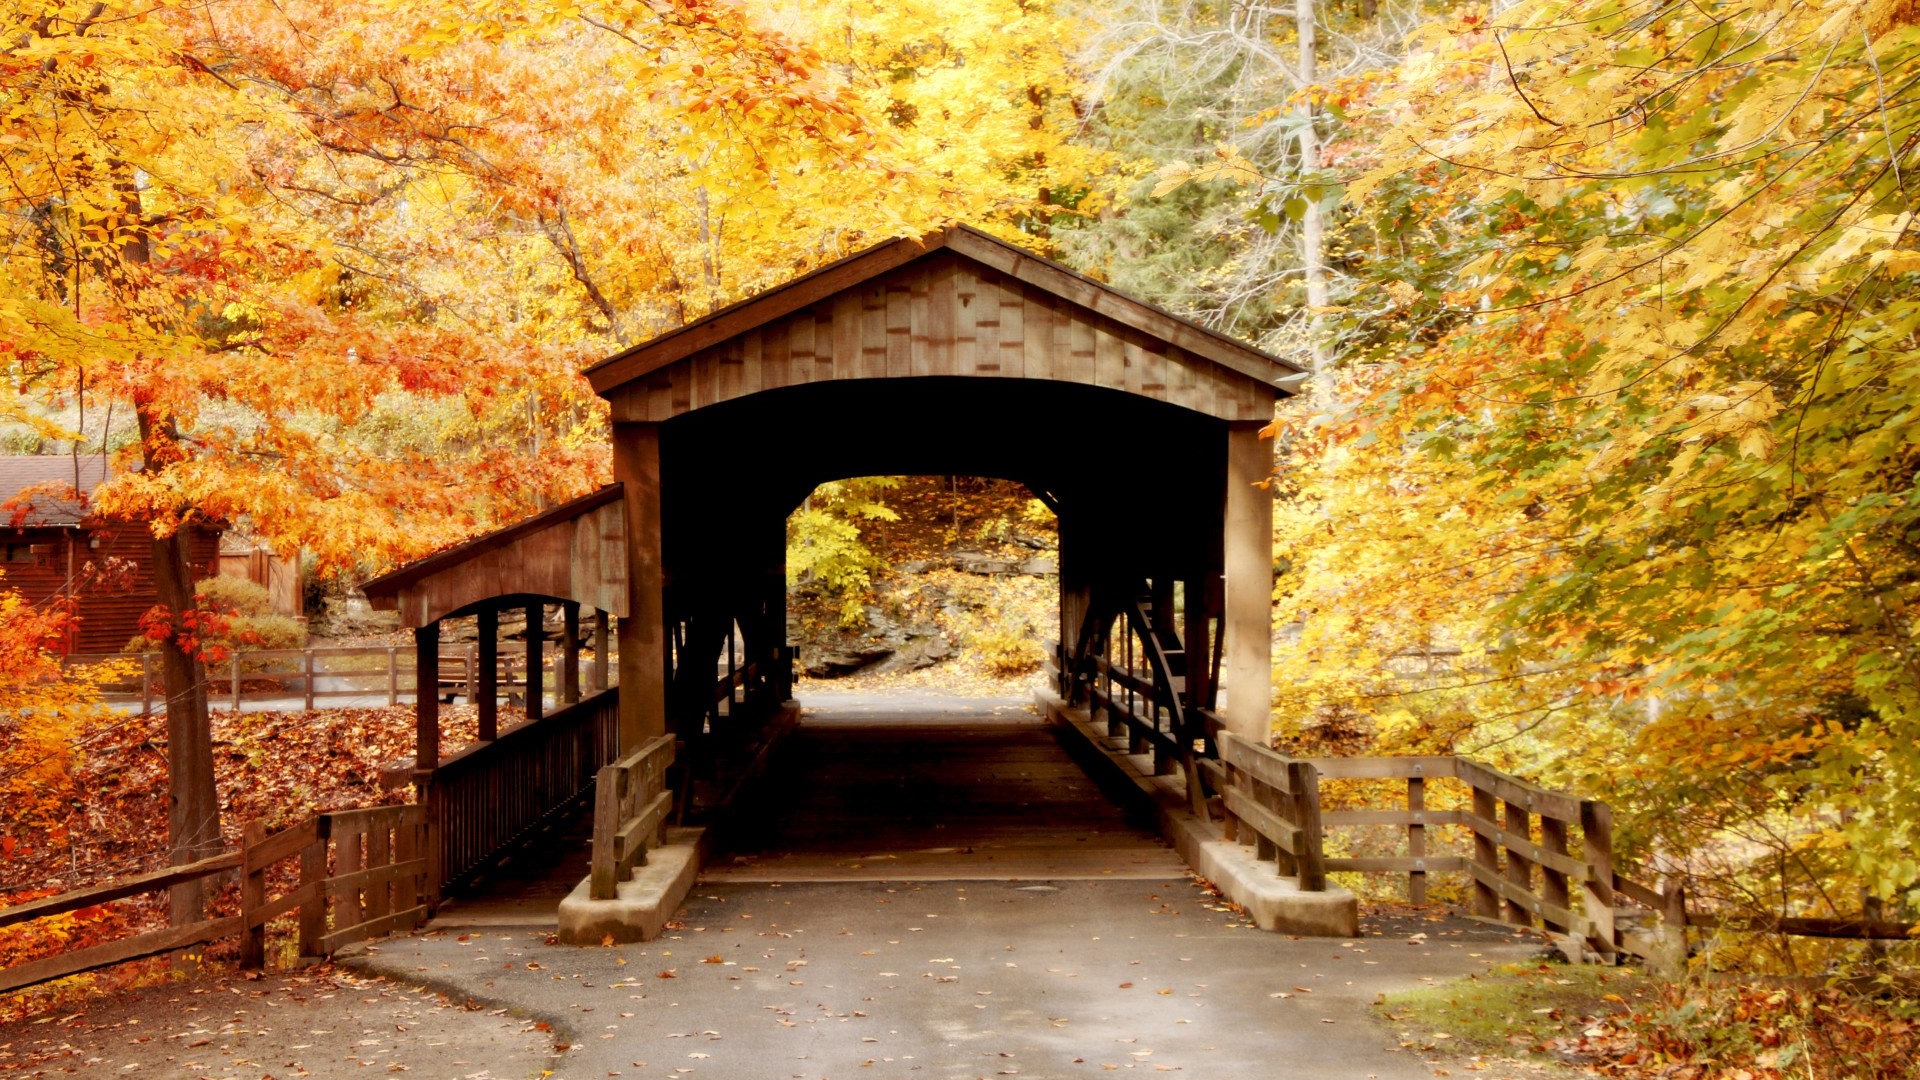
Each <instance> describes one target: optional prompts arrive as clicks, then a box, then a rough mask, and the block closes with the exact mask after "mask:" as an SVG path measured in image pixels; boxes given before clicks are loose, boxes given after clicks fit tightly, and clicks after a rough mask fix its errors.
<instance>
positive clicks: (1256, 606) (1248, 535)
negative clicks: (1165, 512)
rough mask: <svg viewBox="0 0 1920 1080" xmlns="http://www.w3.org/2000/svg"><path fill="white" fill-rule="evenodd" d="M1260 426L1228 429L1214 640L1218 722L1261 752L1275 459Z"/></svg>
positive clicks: (1267, 703)
mask: <svg viewBox="0 0 1920 1080" xmlns="http://www.w3.org/2000/svg"><path fill="white" fill-rule="evenodd" d="M1263 426H1264V425H1262V424H1261V423H1260V422H1259V421H1257V420H1255V421H1237V422H1234V423H1232V424H1229V425H1228V429H1227V491H1226V509H1225V514H1226V519H1225V529H1224V537H1223V539H1224V547H1225V559H1224V562H1225V567H1226V598H1225V599H1226V604H1225V609H1226V610H1225V617H1224V618H1222V619H1221V625H1220V638H1221V643H1222V649H1223V650H1224V652H1225V663H1224V665H1223V667H1224V670H1223V671H1222V672H1221V680H1220V681H1221V682H1222V683H1224V684H1225V689H1226V695H1227V700H1226V705H1225V707H1224V708H1223V709H1222V710H1221V714H1222V715H1221V719H1222V720H1223V721H1225V723H1226V726H1227V727H1228V728H1229V729H1231V730H1232V731H1233V732H1234V733H1235V734H1236V735H1240V736H1242V737H1244V738H1247V739H1249V740H1252V741H1253V742H1254V743H1256V744H1258V745H1260V746H1265V745H1267V739H1268V735H1269V730H1268V728H1269V719H1268V717H1269V712H1270V710H1271V699H1272V696H1273V656H1272V651H1271V650H1272V636H1273V495H1272V493H1271V492H1270V491H1268V490H1267V488H1265V487H1263V486H1260V485H1263V484H1265V483H1266V481H1267V480H1268V478H1269V477H1270V475H1271V474H1272V472H1273V451H1272V448H1271V447H1269V446H1268V445H1267V443H1266V441H1265V440H1263V439H1262V438H1261V437H1260V429H1261V427H1263Z"/></svg>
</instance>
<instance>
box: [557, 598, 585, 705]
mask: <svg viewBox="0 0 1920 1080" xmlns="http://www.w3.org/2000/svg"><path fill="white" fill-rule="evenodd" d="M560 609H561V612H562V613H563V615H564V617H565V620H566V629H565V630H563V631H561V633H562V635H563V636H562V638H561V641H560V678H559V680H558V681H559V683H560V704H562V705H571V704H573V703H574V702H576V701H579V700H580V605H579V604H577V603H575V602H573V601H571V600H569V601H567V602H566V603H564V604H561V605H560Z"/></svg>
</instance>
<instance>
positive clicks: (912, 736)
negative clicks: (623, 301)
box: [346, 695, 1535, 1080]
mask: <svg viewBox="0 0 1920 1080" xmlns="http://www.w3.org/2000/svg"><path fill="white" fill-rule="evenodd" d="M809 704H811V705H813V706H814V711H813V712H811V713H810V714H809V715H808V717H807V719H806V722H805V723H804V724H803V725H802V726H801V728H800V729H799V731H798V734H797V735H796V736H795V742H794V743H793V745H792V746H791V747H790V748H789V749H788V751H787V752H786V754H785V756H784V757H783V758H782V760H781V763H780V764H779V765H778V766H777V768H778V769H779V772H777V773H776V774H775V775H774V776H772V777H771V778H770V780H771V783H770V785H769V788H768V791H767V795H766V797H765V799H764V800H763V801H762V803H761V804H760V806H759V808H758V818H757V820H758V823H759V827H758V828H755V829H751V830H749V831H747V832H746V833H745V834H744V836H742V837H739V838H737V839H736V843H735V847H734V849H733V850H732V851H731V852H730V853H723V854H722V856H721V857H720V858H719V859H717V860H716V862H715V865H714V869H713V870H712V871H711V872H710V873H709V874H708V875H707V876H706V877H704V878H703V879H702V880H701V882H700V883H699V884H698V885H696V886H695V889H694V895H693V896H692V897H691V898H690V899H689V901H688V903H687V904H686V906H685V907H684V908H683V910H682V911H681V912H680V913H679V915H678V920H677V923H676V926H675V927H674V928H673V929H670V931H669V933H668V934H667V936H665V937H663V938H662V939H661V940H659V941H656V942H652V943H649V944H645V945H632V946H619V947H609V948H588V949H577V948H570V947H566V946H560V945H549V944H547V939H548V935H547V932H546V929H545V928H544V927H543V926H538V925H532V923H533V922H537V921H538V920H537V919H536V920H529V919H528V918H526V917H525V916H526V914H527V913H528V912H531V911H533V910H534V908H535V907H537V906H538V905H537V903H536V901H537V898H534V897H530V896H529V895H523V894H526V893H527V889H528V888H529V886H521V887H518V888H517V891H514V894H513V895H512V896H511V897H508V896H505V895H504V894H503V895H502V896H500V897H497V898H494V899H486V898H479V899H477V900H476V901H473V902H470V903H469V904H468V906H467V908H466V915H465V916H464V917H460V916H459V915H458V912H459V910H460V909H459V908H458V907H455V908H453V909H451V913H452V914H454V915H455V921H454V922H453V923H450V924H446V925H444V926H443V928H441V929H437V930H432V931H429V932H428V933H425V934H422V935H418V936H414V937H410V938H401V939H395V940H390V941H386V942H380V943H376V944H373V945H369V946H362V947H357V948H356V950H355V951H354V952H352V953H351V954H349V956H348V957H347V959H346V962H347V963H350V964H352V965H354V966H356V967H359V968H361V969H363V970H366V971H369V972H376V973H380V974H385V975H388V976H390V977H392V978H395V979H402V980H417V981H420V982H423V983H426V984H427V985H429V986H432V987H434V988H436V989H440V990H442V991H444V992H446V993H448V994H449V995H450V996H451V997H452V998H454V999H455V1000H472V1001H475V1002H478V1003H483V1004H485V1005H487V1006H488V1007H490V1008H499V1007H505V1008H507V1009H508V1010H509V1011H510V1014H512V1015H517V1016H523V1017H526V1018H528V1019H532V1020H536V1021H539V1022H544V1023H548V1024H551V1025H552V1027H553V1030H554V1033H555V1037H556V1038H557V1039H558V1040H559V1041H561V1042H563V1043H565V1044H566V1045H567V1049H566V1051H565V1052H564V1053H563V1055H562V1057H561V1059H560V1061H561V1063H560V1064H559V1065H557V1066H555V1069H556V1072H555V1076H556V1077H559V1078H580V1080H584V1078H598V1077H609V1076H622V1077H662V1078H673V1080H681V1078H684V1080H783V1078H794V1080H816V1078H830V1080H841V1078H849V1077H901V1078H914V1080H918V1078H922V1077H924V1078H929V1080H931V1078H953V1080H970V1078H987V1077H1003V1076H1006V1077H1015V1076H1018V1077H1049V1078H1073V1077H1095V1076H1103V1075H1105V1074H1107V1073H1109V1072H1121V1073H1126V1072H1133V1073H1135V1074H1139V1073H1161V1072H1184V1073H1187V1074H1189V1075H1193V1076H1198V1077H1203V1078H1206V1080H1236V1078H1242V1077H1244V1078H1249V1080H1252V1078H1262V1080H1265V1078H1284V1077H1303V1078H1306V1077H1312V1078H1315V1080H1320V1078H1338V1080H1344V1078H1351V1080H1428V1078H1430V1077H1431V1076H1432V1075H1433V1072H1432V1066H1430V1065H1429V1064H1428V1063H1426V1062H1424V1061H1422V1060H1420V1059H1419V1058H1417V1057H1415V1056H1413V1055H1411V1054H1408V1053H1405V1052H1403V1051H1401V1050H1399V1049H1398V1048H1397V1047H1398V1042H1399V1040H1398V1038H1397V1036H1396V1035H1395V1034H1394V1033H1392V1032H1391V1031H1389V1030H1388V1029H1387V1028H1386V1027H1385V1026H1383V1025H1382V1024H1381V1023H1380V1021H1379V1020H1378V1019H1377V1018H1376V1016H1375V1015H1374V1010H1373V1009H1372V1007H1371V1003H1372V1001H1373V1000H1374V998H1375V996H1376V995H1378V994H1379V993H1381V992H1382V991H1386V990H1390V989H1396V988H1400V987H1406V986H1411V985H1417V984H1419V983H1420V982H1422V981H1423V980H1439V979H1445V978H1450V977H1457V976H1461V975H1466V974H1470V973H1472V972H1476V971H1479V970H1482V969H1484V968H1485V967H1486V966H1488V965H1491V964H1494V963H1496V962H1500V961H1503V960H1517V959H1520V958H1523V957H1525V956H1528V955H1531V954H1532V953H1533V952H1534V951H1535V946H1534V945H1533V944H1532V943H1530V942H1528V941H1525V940H1522V939H1515V938H1514V937H1512V936H1511V935H1509V934H1506V933H1505V932H1503V931H1501V930H1499V929H1497V928H1492V927H1486V926H1482V925H1480V924H1475V923H1469V922H1464V921H1459V920H1439V919H1435V920H1426V919H1421V918H1409V919H1403V920H1401V921H1399V922H1393V923H1386V924H1381V923H1379V922H1377V921H1375V922H1374V923H1373V925H1372V926H1371V927H1370V929H1371V930H1372V931H1373V932H1372V933H1371V934H1370V935H1369V936H1368V937H1366V938H1363V939H1361V940H1359V941H1336V940H1327V939H1291V938H1288V937H1285V936H1283V935H1277V934H1269V933H1264V932H1261V931H1259V930H1257V929H1254V928H1253V927H1251V926H1249V925H1248V924H1247V923H1246V922H1245V921H1244V920H1243V919H1241V918H1240V917H1239V916H1237V915H1236V914H1235V913H1234V912H1233V911H1232V910H1231V909H1230V908H1228V907H1227V906H1226V905H1225V904H1224V903H1222V902H1221V901H1220V900H1219V899H1218V898H1217V896H1216V895H1215V894H1213V893H1211V892H1210V891H1208V890H1205V889H1203V888H1202V887H1201V886H1199V885H1197V884H1196V883H1195V882H1194V881H1193V880H1191V878H1190V877H1188V876H1187V875H1186V873H1185V868H1184V867H1183V866H1182V865H1181V864H1180V863H1179V861H1178V859H1177V858H1176V857H1174V855H1173V853H1172V852H1171V850H1170V849H1168V847H1167V846H1166V844H1165V843H1164V842H1163V841H1161V840H1160V839H1159V838H1158V837H1157V836H1156V835H1154V834H1153V833H1152V832H1151V831H1150V830H1149V829H1147V828H1145V827H1143V826H1142V825H1141V824H1140V823H1139V822H1136V821H1130V820H1128V818H1127V816H1126V814H1125V813H1124V812H1123V811H1121V810H1120V809H1119V808H1118V807H1116V806H1114V805H1113V804H1111V803H1109V802H1107V801H1105V799H1104V798H1103V797H1102V796H1101V795H1100V793H1099V792H1098V790H1097V789H1096V788H1095V787H1094V785H1093V784H1092V783H1091V782H1090V781H1089V780H1088V779H1087V777H1086V776H1085V775H1084V774H1083V773H1081V772H1080V771H1079V770H1078V769H1077V768H1075V767H1074V766H1073V764H1072V762H1071V761H1070V760H1069V759H1068V758H1067V757H1066V756H1065V754H1064V752H1063V751H1062V749H1061V747H1060V746H1059V744H1058V743H1057V742H1056V741H1055V740H1054V738H1053V736H1052V734H1051V733H1050V731H1049V729H1048V728H1047V727H1046V726H1045V725H1044V724H1042V723H1040V722H1039V721H1037V720H1036V719H1035V718H1034V717H1033V715H1032V713H1031V712H1030V711H1029V710H1028V709H1027V708H1026V707H1025V706H1024V704H1023V703H1019V702H1009V701H997V702H996V701H984V702H982V701H956V700H955V699H940V698H920V697H916V696H913V695H901V696H887V697H880V698H860V699H851V700H834V699H827V700H818V699H816V700H814V701H811V702H809ZM562 846H564V845H556V846H555V847H556V852H557V849H558V848H559V847H562ZM545 858H547V859H548V860H549V861H552V862H553V863H554V865H556V866H561V865H563V864H564V859H561V858H560V857H559V856H558V855H557V854H556V853H549V854H548V855H547V856H545ZM571 880H572V879H570V880H569V881H568V882H567V884H569V885H570V884H571ZM535 891H537V890H535ZM530 905H531V906H530ZM496 915H497V922H498V923H500V924H501V925H487V924H488V923H489V921H490V920H494V919H495V916H496Z"/></svg>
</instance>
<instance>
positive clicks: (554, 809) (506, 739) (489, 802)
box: [424, 687, 620, 890]
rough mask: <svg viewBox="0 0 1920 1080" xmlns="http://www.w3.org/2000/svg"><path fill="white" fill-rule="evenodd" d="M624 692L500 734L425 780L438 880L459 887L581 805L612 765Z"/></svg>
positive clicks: (578, 704) (589, 700)
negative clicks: (436, 829)
mask: <svg viewBox="0 0 1920 1080" xmlns="http://www.w3.org/2000/svg"><path fill="white" fill-rule="evenodd" d="M619 695H620V691H619V688H618V687H615V688H613V689H610V690H603V691H601V692H600V693H598V694H595V695H594V696H592V697H590V698H587V699H585V700H584V701H579V702H576V703H574V704H572V705H568V706H566V707H564V708H561V709H559V710H556V711H555V712H551V713H548V714H547V715H546V716H544V717H542V718H540V719H539V720H534V721H530V722H528V723H524V724H521V725H520V726H518V727H515V728H510V729H508V730H506V731H503V732H501V733H500V737H499V738H497V739H494V740H492V741H491V742H483V743H477V744H475V745H474V746H472V747H470V748H468V749H467V750H464V751H462V752H461V753H458V754H455V755H454V756H452V757H450V758H447V759H446V760H444V761H442V762H441V763H440V765H439V767H438V768H435V769H433V770H431V771H430V772H428V773H427V775H426V776H425V778H424V786H425V789H426V802H427V805H428V806H429V807H430V808H431V811H432V816H433V820H434V821H435V822H436V823H437V825H438V827H439V831H440V838H439V839H440V843H439V858H440V864H439V866H437V867H436V868H435V869H436V875H435V879H434V880H435V881H436V882H438V883H439V885H440V888H441V889H442V890H445V889H448V888H454V887H458V886H459V885H462V884H464V883H465V882H467V881H468V880H469V879H471V878H472V877H473V876H475V875H476V874H478V873H480V872H481V871H483V870H485V869H486V867H487V865H488V864H489V862H490V861H491V860H492V859H493V858H494V857H495V856H496V855H498V854H499V853H500V852H502V851H504V850H506V849H507V848H509V847H511V846H513V845H514V844H515V843H516V842H517V841H519V840H520V839H521V838H522V837H524V836H526V835H527V834H528V833H530V832H531V831H533V830H534V829H536V828H539V827H540V826H542V825H543V824H545V823H546V822H548V821H549V820H550V819H551V818H552V817H553V815H555V814H557V813H560V812H563V811H564V810H565V809H566V808H567V807H569V806H572V805H574V804H575V802H576V800H578V799H579V798H580V797H581V796H582V795H584V794H585V793H586V792H587V791H588V789H590V788H591V787H592V786H593V782H594V776H595V774H596V773H597V772H598V770H599V769H600V766H601V765H603V764H605V763H606V762H608V761H611V760H613V757H614V754H615V753H616V752H617V747H618V746H619V740H620V720H619Z"/></svg>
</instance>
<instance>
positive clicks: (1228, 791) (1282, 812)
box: [1215, 731, 1327, 892]
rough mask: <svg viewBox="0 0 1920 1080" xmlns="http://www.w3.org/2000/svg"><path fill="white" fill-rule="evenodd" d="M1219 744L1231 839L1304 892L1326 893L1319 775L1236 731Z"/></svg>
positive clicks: (1223, 797)
mask: <svg viewBox="0 0 1920 1080" xmlns="http://www.w3.org/2000/svg"><path fill="white" fill-rule="evenodd" d="M1215 739H1216V740H1217V745H1218V746H1219V748H1220V765H1221V766H1222V769H1221V772H1220V773H1219V774H1217V775H1218V776H1219V777H1220V779H1219V781H1218V786H1219V791H1220V800H1221V805H1222V807H1223V808H1224V809H1225V811H1226V838H1227V839H1228V840H1238V841H1240V842H1242V843H1249V844H1252V845H1253V846H1254V854H1255V857H1257V858H1260V859H1272V860H1274V869H1275V871H1276V872H1278V873H1279V874H1280V875H1281V876H1282V877H1291V878H1296V879H1297V880H1298V881H1299V883H1300V889H1301V891H1302V892H1324V891H1326V888H1327V868H1326V859H1325V857H1324V855H1323V853H1322V851H1321V847H1322V845H1321V839H1320V828H1321V822H1322V820H1323V816H1322V814H1321V812H1320V777H1319V773H1318V772H1317V771H1316V770H1315V769H1314V767H1313V765H1312V764H1310V763H1308V762H1305V761H1300V760H1298V759H1295V758H1289V757H1286V756H1285V755H1282V754H1278V753H1275V752H1274V751H1273V750H1270V749H1268V748H1267V747H1264V746H1261V745H1260V744H1258V743H1255V742H1252V741H1250V740H1248V739H1243V738H1241V737H1239V736H1238V735H1235V734H1233V733H1232V732H1230V731H1221V732H1218V733H1217V734H1216V735H1215Z"/></svg>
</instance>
